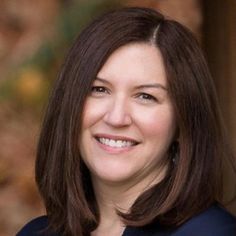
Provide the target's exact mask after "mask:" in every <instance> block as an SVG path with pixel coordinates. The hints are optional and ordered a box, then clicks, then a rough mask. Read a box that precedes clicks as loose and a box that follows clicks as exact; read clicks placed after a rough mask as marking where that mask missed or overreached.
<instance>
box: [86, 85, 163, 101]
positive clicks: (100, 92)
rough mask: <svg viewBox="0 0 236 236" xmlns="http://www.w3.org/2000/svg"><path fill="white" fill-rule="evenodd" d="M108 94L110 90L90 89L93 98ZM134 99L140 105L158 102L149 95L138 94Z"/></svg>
mask: <svg viewBox="0 0 236 236" xmlns="http://www.w3.org/2000/svg"><path fill="white" fill-rule="evenodd" d="M107 94H108V95H109V94H110V90H109V89H108V88H106V87H104V86H92V87H91V95H92V96H94V97H103V96H105V95H107ZM134 98H136V99H138V101H139V102H140V103H144V104H146V103H153V102H156V103H158V102H159V99H158V98H157V97H155V96H153V95H151V94H149V93H144V92H140V93H137V94H135V96H134Z"/></svg>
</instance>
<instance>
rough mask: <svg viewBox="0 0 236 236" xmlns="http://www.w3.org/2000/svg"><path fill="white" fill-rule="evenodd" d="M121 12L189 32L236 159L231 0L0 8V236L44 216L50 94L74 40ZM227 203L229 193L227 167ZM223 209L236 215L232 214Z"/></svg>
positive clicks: (21, 0) (94, 0)
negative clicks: (42, 136)
mask: <svg viewBox="0 0 236 236" xmlns="http://www.w3.org/2000/svg"><path fill="white" fill-rule="evenodd" d="M120 5H125V6H147V7H153V8H155V9H158V10H160V11H162V12H163V13H165V14H166V15H168V16H170V17H171V18H174V19H176V20H177V21H179V22H181V23H182V24H184V25H185V26H187V27H188V28H190V29H191V30H192V31H193V33H194V34H195V36H196V37H197V38H198V40H199V42H200V44H201V45H202V48H203V50H204V51H205V54H206V57H207V60H208V63H209V66H210V70H211V72H212V75H213V78H214V81H215V84H216V88H217V91H218V95H219V101H220V105H221V108H222V111H223V115H224V117H223V118H224V121H225V125H226V129H227V131H228V135H229V138H230V142H231V145H232V147H233V151H234V154H236V66H235V65H236V14H235V12H236V2H235V0H224V1H221V0H208V1H204V0H202V1H200V0H122V1H112V0H1V1H0V236H10V235H15V233H16V232H17V231H18V230H19V229H20V228H21V227H22V225H23V224H25V223H26V222H27V221H29V220H30V219H32V218H34V217H36V216H38V215H41V214H44V208H43V205H42V202H41V200H40V197H39V194H38V192H37V188H36V186H35V182H34V160H35V151H36V145H37V140H38V136H39V130H40V125H41V121H42V117H43V113H44V110H45V105H46V101H47V98H48V93H49V90H50V87H51V84H52V82H53V81H54V79H55V78H56V76H57V72H58V69H59V67H60V65H61V63H62V61H63V58H64V56H65V53H66V51H67V50H68V48H69V46H70V45H71V43H72V41H73V39H74V38H75V36H76V35H77V34H78V32H79V31H80V30H81V28H83V27H84V25H86V23H87V22H89V21H91V19H93V18H94V17H96V15H99V14H100V13H101V12H104V11H105V10H107V9H110V8H114V7H119V6H120ZM225 179H226V180H227V181H226V182H227V184H226V186H225V192H224V195H225V199H227V198H228V196H230V195H231V193H233V192H234V191H235V183H236V181H235V176H233V172H232V171H231V170H230V169H229V167H228V165H227V164H226V167H225ZM227 207H228V209H229V210H230V211H231V212H232V213H234V214H236V206H235V204H233V203H231V204H228V205H227Z"/></svg>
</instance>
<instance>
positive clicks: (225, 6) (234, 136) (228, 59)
mask: <svg viewBox="0 0 236 236" xmlns="http://www.w3.org/2000/svg"><path fill="white" fill-rule="evenodd" d="M202 2H203V12H204V27H203V45H204V48H205V51H206V54H207V57H208V62H209V66H210V69H211V72H212V75H213V78H214V80H215V84H216V88H217V90H218V95H219V100H220V104H221V108H222V111H223V115H224V119H225V123H226V128H227V129H228V130H229V135H230V138H231V140H232V146H233V148H234V153H236V64H235V63H236V1H235V0H225V1H222V0H208V1H202Z"/></svg>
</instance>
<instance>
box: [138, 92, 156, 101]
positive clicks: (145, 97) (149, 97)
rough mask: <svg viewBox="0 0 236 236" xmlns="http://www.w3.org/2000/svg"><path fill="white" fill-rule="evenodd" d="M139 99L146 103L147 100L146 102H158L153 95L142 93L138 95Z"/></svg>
mask: <svg viewBox="0 0 236 236" xmlns="http://www.w3.org/2000/svg"><path fill="white" fill-rule="evenodd" d="M137 97H138V98H140V99H142V100H144V101H145V100H146V101H157V99H156V98H155V97H154V96H152V95H150V94H148V93H140V94H138V96H137Z"/></svg>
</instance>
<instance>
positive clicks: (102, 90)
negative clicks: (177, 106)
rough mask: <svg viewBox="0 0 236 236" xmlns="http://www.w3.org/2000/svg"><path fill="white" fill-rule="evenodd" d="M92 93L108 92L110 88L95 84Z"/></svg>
mask: <svg viewBox="0 0 236 236" xmlns="http://www.w3.org/2000/svg"><path fill="white" fill-rule="evenodd" d="M91 93H96V94H100V93H108V90H107V89H106V88H105V87H102V86H93V87H92V88H91Z"/></svg>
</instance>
